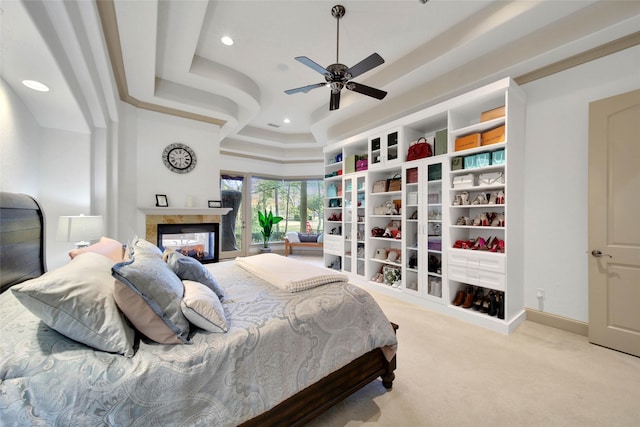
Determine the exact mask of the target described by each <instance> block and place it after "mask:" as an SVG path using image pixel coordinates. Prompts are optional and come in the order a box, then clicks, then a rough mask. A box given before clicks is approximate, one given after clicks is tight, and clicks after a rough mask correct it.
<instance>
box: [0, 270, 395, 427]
mask: <svg viewBox="0 0 640 427" xmlns="http://www.w3.org/2000/svg"><path fill="white" fill-rule="evenodd" d="M209 268H210V269H211V271H212V272H213V274H214V276H215V277H216V278H217V279H218V282H219V283H220V285H221V286H222V287H223V288H224V291H225V293H226V298H225V300H224V301H223V306H224V309H225V314H226V316H227V323H228V326H229V332H227V333H226V334H216V333H208V332H203V331H201V330H196V331H195V332H193V333H192V335H193V336H192V341H193V344H191V345H159V344H153V343H149V342H144V341H142V342H140V346H139V349H138V350H137V352H136V354H135V356H134V357H132V358H126V357H123V356H119V355H113V354H110V353H104V352H100V351H94V350H92V349H90V348H88V347H86V346H84V345H82V344H78V343H76V342H74V341H72V340H70V339H68V338H66V337H64V336H62V335H60V334H58V333H57V332H55V331H53V330H51V329H49V328H48V327H47V326H46V325H44V323H42V322H41V321H40V320H39V319H38V318H36V317H35V316H34V315H32V314H31V313H30V312H29V311H28V310H26V309H25V308H24V307H23V306H22V305H21V304H20V303H19V302H18V301H17V300H16V299H15V297H14V296H13V294H12V293H11V292H10V291H9V292H5V293H3V294H2V295H0V340H1V342H0V425H3V426H5V425H6V426H10V425H56V426H98V425H100V426H102V425H110V426H116V425H126V426H141V425H145V426H148V425H207V426H213V425H216V426H226V425H229V426H230V425H236V424H238V423H241V422H243V421H246V420H248V419H251V418H253V417H255V416H256V415H258V414H260V413H262V412H264V411H267V410H269V409H270V408H272V407H273V406H275V405H277V404H278V403H280V402H281V401H283V400H285V399H287V398H288V397H290V396H291V395H293V394H295V393H296V392H297V391H299V390H301V389H303V388H305V387H307V386H309V385H310V384H312V383H314V382H316V381H318V380H320V379H321V378H323V377H325V376H326V375H328V374H329V373H331V372H333V371H335V370H336V369H338V368H340V367H342V366H344V365H346V364H347V363H349V362H350V361H352V360H354V359H356V358H357V357H358V356H360V355H362V354H364V353H366V352H367V351H369V350H371V349H374V348H376V347H382V346H390V347H391V348H392V349H393V350H395V347H396V345H397V341H396V337H395V334H394V332H393V329H392V328H391V326H390V324H389V321H388V319H386V317H385V316H384V314H383V313H382V311H381V309H380V308H379V307H378V305H377V304H376V303H375V302H374V300H373V298H372V297H371V296H370V295H369V294H368V293H366V292H365V291H363V290H361V289H360V288H358V287H356V286H353V285H350V284H329V285H323V286H319V287H316V288H313V289H310V290H306V291H304V292H298V293H289V292H285V291H282V290H279V289H277V288H274V287H273V286H271V285H269V284H267V283H266V282H264V281H262V280H260V279H257V278H256V277H255V276H253V275H251V274H250V273H249V272H247V271H245V270H243V269H241V268H239V267H238V266H236V265H234V263H232V262H225V263H220V264H211V265H210V267H209Z"/></svg>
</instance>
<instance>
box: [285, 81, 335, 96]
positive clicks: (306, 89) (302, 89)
mask: <svg viewBox="0 0 640 427" xmlns="http://www.w3.org/2000/svg"><path fill="white" fill-rule="evenodd" d="M326 84H327V83H326V82H325V83H316V84H312V85H307V86H302V87H297V88H295V89H288V90H285V91H284V93H286V94H287V95H292V94H294V93H299V92H304V93H307V92H309V91H310V90H312V89H316V88H319V87H322V86H324V85H326Z"/></svg>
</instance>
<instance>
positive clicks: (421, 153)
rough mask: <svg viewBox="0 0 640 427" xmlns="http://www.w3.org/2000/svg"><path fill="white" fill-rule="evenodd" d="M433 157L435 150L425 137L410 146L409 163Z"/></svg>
mask: <svg viewBox="0 0 640 427" xmlns="http://www.w3.org/2000/svg"><path fill="white" fill-rule="evenodd" d="M431 156H433V150H432V149H431V144H429V142H428V141H427V138H425V137H424V136H423V137H421V138H420V139H418V140H417V141H416V142H415V143H413V144H411V145H410V146H409V152H408V153H407V161H411V160H418V159H424V158H425V157H431Z"/></svg>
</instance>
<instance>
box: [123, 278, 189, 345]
mask: <svg viewBox="0 0 640 427" xmlns="http://www.w3.org/2000/svg"><path fill="white" fill-rule="evenodd" d="M113 290H114V292H113V296H114V298H115V300H116V304H118V307H119V308H120V310H122V312H123V313H124V314H125V316H127V319H129V321H130V322H131V323H132V324H133V326H135V327H136V329H137V330H138V331H139V332H141V333H142V334H144V335H145V336H146V337H147V338H150V339H152V340H153V341H155V342H157V343H160V344H182V341H181V340H180V339H178V337H177V336H176V333H175V332H174V331H172V330H171V329H170V328H169V327H168V326H167V325H166V323H165V322H164V321H163V320H162V319H161V318H160V316H158V315H157V314H156V313H154V311H153V310H152V309H151V307H149V304H147V303H146V301H145V300H144V299H142V297H141V296H140V295H139V294H137V293H136V292H135V291H133V289H131V288H130V287H129V286H127V285H125V284H124V283H122V282H120V281H119V280H116V281H115V283H114V289H113Z"/></svg>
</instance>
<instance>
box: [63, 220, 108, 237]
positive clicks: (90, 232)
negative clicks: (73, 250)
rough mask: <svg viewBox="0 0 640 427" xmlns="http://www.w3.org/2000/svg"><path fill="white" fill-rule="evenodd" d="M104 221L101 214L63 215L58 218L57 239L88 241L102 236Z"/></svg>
mask: <svg viewBox="0 0 640 427" xmlns="http://www.w3.org/2000/svg"><path fill="white" fill-rule="evenodd" d="M103 233H104V221H103V219H102V216H100V215H78V216H61V217H60V219H59V220H58V237H57V240H60V241H63V242H87V241H90V240H96V239H99V238H100V237H102V235H103Z"/></svg>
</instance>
